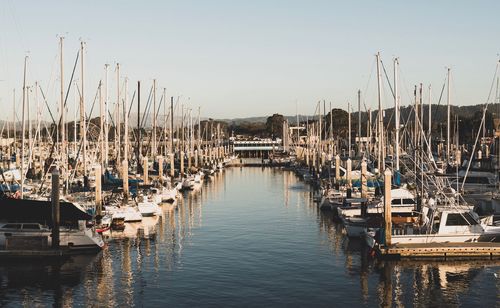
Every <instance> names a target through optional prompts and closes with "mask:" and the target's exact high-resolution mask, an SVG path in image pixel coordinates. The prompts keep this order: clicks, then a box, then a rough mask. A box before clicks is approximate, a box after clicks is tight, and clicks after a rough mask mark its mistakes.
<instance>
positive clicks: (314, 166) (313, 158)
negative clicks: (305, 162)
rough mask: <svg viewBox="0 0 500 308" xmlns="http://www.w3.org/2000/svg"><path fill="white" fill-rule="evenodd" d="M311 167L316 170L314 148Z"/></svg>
mask: <svg viewBox="0 0 500 308" xmlns="http://www.w3.org/2000/svg"><path fill="white" fill-rule="evenodd" d="M312 167H313V169H314V170H316V150H312Z"/></svg>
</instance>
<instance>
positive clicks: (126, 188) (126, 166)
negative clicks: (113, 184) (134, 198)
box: [122, 158, 129, 202]
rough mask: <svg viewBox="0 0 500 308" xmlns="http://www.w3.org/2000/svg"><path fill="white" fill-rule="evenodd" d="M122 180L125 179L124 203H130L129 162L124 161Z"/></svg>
mask: <svg viewBox="0 0 500 308" xmlns="http://www.w3.org/2000/svg"><path fill="white" fill-rule="evenodd" d="M122 179H123V202H127V201H128V192H129V189H128V160H127V159H126V158H125V159H124V160H123V161H122Z"/></svg>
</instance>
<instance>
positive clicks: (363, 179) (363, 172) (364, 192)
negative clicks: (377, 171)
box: [361, 159, 368, 198]
mask: <svg viewBox="0 0 500 308" xmlns="http://www.w3.org/2000/svg"><path fill="white" fill-rule="evenodd" d="M366 167H367V166H366V160H364V159H363V162H361V198H366V197H367V191H368V187H367V185H366V182H367V180H366V169H367V168H366Z"/></svg>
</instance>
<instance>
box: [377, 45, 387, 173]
mask: <svg viewBox="0 0 500 308" xmlns="http://www.w3.org/2000/svg"><path fill="white" fill-rule="evenodd" d="M380 74H381V73H380V52H377V98H378V115H377V116H378V142H377V143H378V156H377V157H378V170H379V172H382V169H383V168H384V166H385V157H384V155H383V153H382V152H383V144H384V119H383V115H382V84H381V83H382V81H381V75H380Z"/></svg>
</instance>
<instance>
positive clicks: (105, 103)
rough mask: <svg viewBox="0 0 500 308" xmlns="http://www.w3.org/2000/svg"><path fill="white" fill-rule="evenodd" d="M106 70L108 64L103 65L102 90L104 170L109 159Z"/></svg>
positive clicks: (107, 81) (107, 83)
mask: <svg viewBox="0 0 500 308" xmlns="http://www.w3.org/2000/svg"><path fill="white" fill-rule="evenodd" d="M108 70H109V64H104V73H105V82H106V87H105V88H104V142H105V143H104V146H105V148H104V151H105V153H104V163H105V166H104V168H107V167H108V158H109V140H108V138H109V123H108V112H109V111H108V109H109V108H108V102H109V95H108V94H109V92H108V85H109V80H108Z"/></svg>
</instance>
